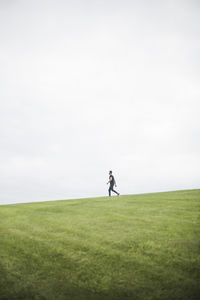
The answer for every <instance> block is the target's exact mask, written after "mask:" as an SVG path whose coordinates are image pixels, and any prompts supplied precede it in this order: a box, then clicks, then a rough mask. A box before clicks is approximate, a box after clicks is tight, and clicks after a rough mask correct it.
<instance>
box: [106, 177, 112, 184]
mask: <svg viewBox="0 0 200 300" xmlns="http://www.w3.org/2000/svg"><path fill="white" fill-rule="evenodd" d="M111 180H112V178H111V176H110V177H109V180H108V182H107V184H109V183H110V182H111Z"/></svg>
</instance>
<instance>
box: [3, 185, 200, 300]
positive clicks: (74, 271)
mask: <svg viewBox="0 0 200 300" xmlns="http://www.w3.org/2000/svg"><path fill="white" fill-rule="evenodd" d="M199 295H200V190H190V191H176V192H166V193H155V194H141V195H127V196H120V197H111V198H109V197H103V198H94V199H92V198H90V199H79V200H67V201H54V202H43V203H29V204H16V205H7V206H3V205H2V206H0V299H1V300H2V299H6V300H7V299H8V300H12V299H19V300H23V299H47V300H62V299H63V300H68V299H70V300H73V299H77V300H81V299H87V300H96V299H99V300H100V299H101V300H103V299H113V300H118V299H120V300H123V299H133V300H139V299H140V300H150V299H152V300H157V299H163V300H164V299H170V300H176V299H180V300H184V299H188V300H193V299H199Z"/></svg>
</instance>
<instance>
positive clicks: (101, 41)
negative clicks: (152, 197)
mask: <svg viewBox="0 0 200 300" xmlns="http://www.w3.org/2000/svg"><path fill="white" fill-rule="evenodd" d="M199 20H200V2H199V1H198V0H188V1H184V0H180V1H178V0H168V1H167V0H163V1H161V0H160V1H153V0H152V1H149V0H142V1H141V0H137V1H134V0H132V1H127V0H123V1H122V0H121V1H116V0H115V1H114V0H113V1H111V0H105V1H97V0H82V1H81V0H79V1H78V0H75V1H71V0H70V1H67V0H66V1H64V0H52V1H49V0H48V1H47V0H37V1H35V0H34V1H31V0H0V143H1V145H0V190H1V194H0V203H1V204H5V203H13V202H26V201H39V200H52V199H68V198H75V197H76V198H78V197H91V196H104V195H107V188H108V186H107V185H106V181H107V180H108V171H109V170H113V173H114V175H115V177H116V181H117V183H118V190H119V192H120V193H121V194H134V193H140V192H154V191H167V190H174V189H192V188H199V179H200V155H199V154H200V121H199V116H200V102H199V101H200V84H199V83H200V39H199V37H200V22H199Z"/></svg>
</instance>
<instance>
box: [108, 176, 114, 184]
mask: <svg viewBox="0 0 200 300" xmlns="http://www.w3.org/2000/svg"><path fill="white" fill-rule="evenodd" d="M109 179H111V180H110V184H111V185H114V183H115V179H114V176H113V175H110V177H109Z"/></svg>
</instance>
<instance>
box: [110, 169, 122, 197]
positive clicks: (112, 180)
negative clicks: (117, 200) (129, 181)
mask: <svg viewBox="0 0 200 300" xmlns="http://www.w3.org/2000/svg"><path fill="white" fill-rule="evenodd" d="M108 183H110V187H109V189H108V192H109V196H111V191H112V192H114V193H115V194H117V195H118V196H119V193H118V192H116V191H115V190H113V187H114V186H117V185H116V181H115V178H114V176H113V175H112V171H110V172H109V181H108V182H107V184H108Z"/></svg>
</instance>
